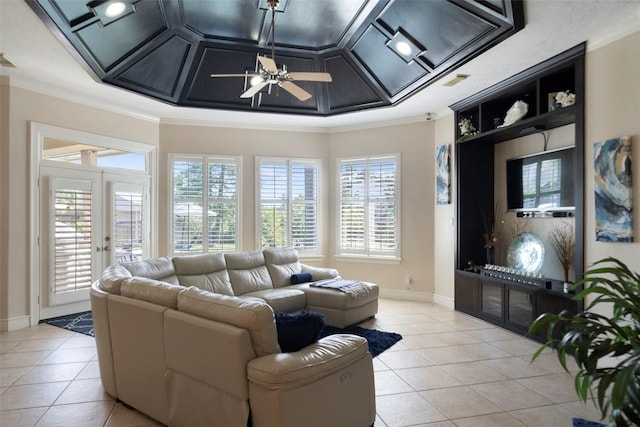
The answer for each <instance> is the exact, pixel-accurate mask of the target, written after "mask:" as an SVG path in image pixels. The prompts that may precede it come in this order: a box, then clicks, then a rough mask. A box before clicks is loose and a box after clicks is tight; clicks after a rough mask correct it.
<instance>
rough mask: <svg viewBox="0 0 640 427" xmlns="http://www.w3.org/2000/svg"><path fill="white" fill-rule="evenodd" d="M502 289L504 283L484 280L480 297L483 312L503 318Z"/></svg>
mask: <svg viewBox="0 0 640 427" xmlns="http://www.w3.org/2000/svg"><path fill="white" fill-rule="evenodd" d="M502 290H503V285H502V284H498V283H491V282H485V281H483V282H482V290H481V293H482V295H481V297H480V311H481V312H482V313H484V314H488V315H491V316H493V317H497V318H499V319H502V317H503V316H502V299H503V294H502Z"/></svg>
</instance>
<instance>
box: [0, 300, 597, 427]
mask: <svg viewBox="0 0 640 427" xmlns="http://www.w3.org/2000/svg"><path fill="white" fill-rule="evenodd" d="M362 326H365V327H375V328H378V329H383V330H387V331H391V332H398V333H400V334H402V335H403V337H404V338H403V339H402V340H401V341H400V342H399V343H397V344H396V345H395V346H393V347H392V348H391V349H389V350H387V351H386V352H384V353H382V354H381V355H380V356H378V357H377V358H375V359H374V370H375V383H376V406H377V416H376V423H375V425H376V427H400V426H434V427H444V426H459V427H467V426H476V427H478V426H491V427H494V426H545V427H548V426H553V427H556V426H571V425H572V418H573V417H582V418H587V419H590V420H598V419H599V414H598V412H597V411H596V409H595V408H594V407H593V405H591V404H589V405H586V406H585V405H584V404H582V403H581V402H579V401H578V399H577V397H576V394H575V391H574V389H573V380H572V378H571V376H569V375H568V374H565V373H564V372H563V370H562V368H561V367H560V365H559V363H558V362H557V359H556V357H555V355H554V354H553V353H551V352H546V353H544V354H543V355H542V356H541V357H540V358H539V359H538V360H536V361H535V362H534V364H530V359H531V355H532V354H533V353H534V352H535V351H536V350H537V349H538V347H539V345H538V343H536V342H534V341H531V340H529V339H527V338H524V337H521V336H518V335H516V334H512V333H511V332H508V331H505V330H503V329H501V328H497V327H495V326H493V325H491V324H488V323H485V322H483V321H481V320H478V319H475V318H473V317H470V316H467V315H465V314H462V313H459V312H455V311H453V310H449V309H447V308H444V307H442V306H438V305H435V304H429V303H422V302H410V301H398V300H390V299H381V300H380V309H379V313H378V315H377V317H376V318H375V319H373V320H371V321H368V322H366V323H365V324H363V325H362ZM0 350H1V354H0V425H1V426H3V427H4V426H11V427H21V426H29V427H31V426H90V427H92V426H108V427H123V426H150V425H156V426H157V425H158V424H157V423H156V422H154V421H153V420H151V419H149V418H148V417H146V416H145V415H143V414H141V413H139V412H137V411H135V410H131V409H128V408H127V407H125V406H124V405H122V404H121V403H118V402H116V401H115V400H114V399H113V398H112V397H110V396H109V395H107V394H106V393H105V392H104V390H103V388H102V385H101V383H100V379H99V372H98V366H97V360H96V351H95V341H94V339H93V338H91V337H87V336H85V335H81V334H76V333H73V332H68V331H65V330H63V329H60V328H56V327H53V326H49V325H38V326H35V327H31V328H27V329H22V330H18V331H12V332H2V333H0ZM301 427H303V426H301Z"/></svg>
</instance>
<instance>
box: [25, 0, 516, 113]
mask: <svg viewBox="0 0 640 427" xmlns="http://www.w3.org/2000/svg"><path fill="white" fill-rule="evenodd" d="M114 1H115V0H93V1H84V0H82V1H81V0H27V3H28V4H29V5H30V6H31V8H32V9H33V10H34V11H35V12H36V13H37V14H38V16H39V17H40V18H41V19H42V20H43V22H44V23H45V24H47V25H48V26H49V28H50V29H51V30H52V31H53V32H54V33H55V34H56V35H58V36H59V37H60V38H61V40H62V41H63V42H64V44H65V45H67V46H68V47H69V48H70V49H71V50H72V51H73V53H74V55H76V56H79V58H80V60H81V61H82V62H83V64H84V65H86V67H87V68H88V70H89V72H90V73H92V74H93V75H94V76H95V78H96V79H99V80H100V81H102V82H104V83H107V84H109V85H113V86H116V87H120V88H123V89H126V90H128V91H132V92H135V93H138V94H142V95H145V96H148V97H152V98H155V99H158V100H161V101H163V102H166V103H169V104H172V105H176V106H181V107H195V108H210V109H224V110H238V111H255V112H277V113H285V114H303V115H312V116H333V115H338V114H342V113H347V112H353V111H358V110H366V109H371V108H376V107H384V106H390V105H394V104H397V103H400V102H401V101H403V100H405V99H407V98H409V97H411V96H412V95H414V94H416V93H417V92H419V91H420V90H422V89H424V88H425V87H427V86H429V85H430V84H432V83H433V82H435V81H436V80H438V79H439V78H442V76H443V75H445V74H447V73H449V72H451V71H452V70H454V69H456V68H457V67H460V66H461V65H462V64H464V63H466V62H468V61H469V60H471V59H472V58H474V57H476V56H478V55H479V54H481V53H482V52H484V51H486V50H487V49H489V48H491V47H492V46H495V45H496V44H498V43H500V42H501V41H503V40H505V39H506V38H508V37H510V36H511V35H513V34H515V33H516V32H518V31H519V30H521V29H522V28H523V27H524V24H525V19H524V7H523V3H522V1H521V0H315V1H309V0H280V2H279V5H278V7H277V9H276V14H275V57H276V62H277V63H278V64H280V63H283V64H286V66H287V68H288V70H289V71H290V72H291V71H294V72H328V73H330V74H331V76H332V78H333V81H332V82H330V83H317V82H306V81H304V82H296V84H298V85H299V86H300V87H302V88H303V89H304V90H306V91H308V92H310V93H311V94H312V95H313V96H312V97H311V98H310V99H308V100H305V101H301V100H298V99H296V98H295V97H294V96H291V95H290V94H289V93H287V92H286V91H284V90H282V89H281V88H279V87H278V86H277V85H274V86H271V88H270V90H269V87H270V86H267V87H265V88H264V89H263V90H262V91H261V92H259V93H258V94H257V95H256V96H254V97H252V98H246V99H245V98H240V94H242V93H243V92H244V91H245V90H246V89H247V88H248V84H249V79H247V78H243V77H228V78H215V79H214V78H211V77H210V75H211V74H212V73H215V74H220V73H239V74H243V73H246V72H248V73H253V72H255V71H257V66H258V64H257V61H256V56H257V55H261V56H271V42H272V40H271V30H272V28H271V10H269V7H268V5H267V0H123V1H124V6H125V10H124V13H122V14H121V15H119V16H115V17H109V16H108V15H107V14H106V8H107V6H108V5H109V4H111V3H113V2H114ZM399 41H402V42H404V43H406V46H408V47H409V48H410V50H409V51H407V52H405V53H404V54H402V53H400V52H399V50H398V48H397V42H399Z"/></svg>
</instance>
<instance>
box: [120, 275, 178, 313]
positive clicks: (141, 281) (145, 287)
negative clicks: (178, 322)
mask: <svg viewBox="0 0 640 427" xmlns="http://www.w3.org/2000/svg"><path fill="white" fill-rule="evenodd" d="M184 290H185V288H184V287H183V286H180V285H172V284H170V283H166V282H161V281H159V280H154V279H149V278H147V277H137V276H136V277H132V278H130V279H129V280H127V281H125V282H124V283H123V284H122V286H121V288H120V294H121V295H122V296H125V297H129V298H135V299H139V300H142V301H147V302H151V303H153V304H158V305H163V306H165V307H169V308H173V309H175V308H177V307H178V294H179V293H180V292H182V291H184Z"/></svg>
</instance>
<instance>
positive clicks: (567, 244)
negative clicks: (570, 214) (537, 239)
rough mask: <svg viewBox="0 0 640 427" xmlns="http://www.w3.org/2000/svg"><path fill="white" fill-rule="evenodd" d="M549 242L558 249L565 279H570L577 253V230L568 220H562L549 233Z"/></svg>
mask: <svg viewBox="0 0 640 427" xmlns="http://www.w3.org/2000/svg"><path fill="white" fill-rule="evenodd" d="M549 243H551V247H552V248H553V250H555V251H556V255H557V256H558V261H560V265H561V266H562V270H563V271H564V281H565V282H568V281H569V269H570V268H571V264H573V260H574V258H575V254H576V240H575V231H574V229H573V225H572V224H569V223H567V222H562V223H560V224H559V225H556V226H555V227H553V229H552V230H551V232H550V233H549Z"/></svg>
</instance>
